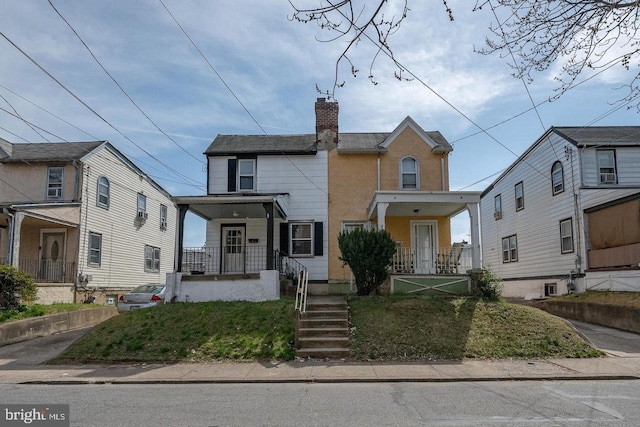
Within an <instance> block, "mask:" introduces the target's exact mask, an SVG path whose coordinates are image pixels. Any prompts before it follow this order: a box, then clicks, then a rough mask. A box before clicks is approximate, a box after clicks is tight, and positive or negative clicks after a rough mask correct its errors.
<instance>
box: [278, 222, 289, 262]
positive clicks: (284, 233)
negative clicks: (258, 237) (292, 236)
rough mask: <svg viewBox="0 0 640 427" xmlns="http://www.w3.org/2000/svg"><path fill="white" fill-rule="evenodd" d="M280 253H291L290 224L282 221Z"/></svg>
mask: <svg viewBox="0 0 640 427" xmlns="http://www.w3.org/2000/svg"><path fill="white" fill-rule="evenodd" d="M280 253H282V254H284V255H289V224H288V223H286V222H281V223H280Z"/></svg>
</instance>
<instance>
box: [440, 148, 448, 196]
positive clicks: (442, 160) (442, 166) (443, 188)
mask: <svg viewBox="0 0 640 427" xmlns="http://www.w3.org/2000/svg"><path fill="white" fill-rule="evenodd" d="M440 172H441V174H442V191H447V188H446V186H445V185H444V153H442V155H441V156H440Z"/></svg>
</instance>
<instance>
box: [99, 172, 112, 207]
mask: <svg viewBox="0 0 640 427" xmlns="http://www.w3.org/2000/svg"><path fill="white" fill-rule="evenodd" d="M96 203H97V205H98V206H100V207H101V208H105V209H109V180H108V179H107V178H106V177H104V176H101V177H100V178H98V200H97V201H96Z"/></svg>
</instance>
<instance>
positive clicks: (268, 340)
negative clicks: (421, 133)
mask: <svg viewBox="0 0 640 427" xmlns="http://www.w3.org/2000/svg"><path fill="white" fill-rule="evenodd" d="M349 307H350V317H351V319H350V320H351V324H352V331H353V334H352V340H351V350H352V359H353V360H379V361H389V360H392V361H399V360H405V361H426V360H436V359H440V360H441V359H449V360H452V359H453V360H460V359H463V358H495V359H501V358H525V357H526V358H545V357H595V356H599V355H601V354H602V353H601V352H599V351H598V350H595V349H593V348H592V347H590V346H589V345H588V344H587V343H585V342H584V341H583V340H582V339H581V338H580V337H579V336H578V335H577V334H576V333H575V332H574V331H573V330H572V329H571V328H570V327H569V326H568V325H567V324H566V323H565V322H564V321H562V320H561V319H559V318H557V317H554V316H551V315H549V314H547V313H545V312H543V311H541V310H538V309H535V308H531V307H526V306H522V305H516V304H507V303H485V302H481V301H479V300H477V299H475V298H470V297H374V298H371V297H362V298H358V297H352V298H350V299H349ZM293 340H294V311H293V300H292V299H291V298H284V299H281V300H279V301H268V302H260V303H250V302H208V303H175V304H165V305H161V306H158V307H153V308H149V309H144V310H136V311H132V312H130V313H126V314H121V315H119V316H116V317H114V318H111V319H109V320H107V321H106V322H103V323H102V324H100V325H99V326H97V327H96V328H95V329H94V330H93V331H92V332H91V333H89V334H88V335H86V336H85V337H84V338H82V339H81V340H79V341H78V342H77V343H76V344H75V345H73V346H72V347H70V348H69V349H68V350H67V351H66V352H64V353H63V354H62V355H61V356H60V357H59V358H58V359H56V360H54V361H53V362H52V363H118V362H147V363H154V362H158V363H173V362H214V361H254V360H265V359H269V360H292V359H293V358H294V357H295V350H294V348H293V347H292V343H293Z"/></svg>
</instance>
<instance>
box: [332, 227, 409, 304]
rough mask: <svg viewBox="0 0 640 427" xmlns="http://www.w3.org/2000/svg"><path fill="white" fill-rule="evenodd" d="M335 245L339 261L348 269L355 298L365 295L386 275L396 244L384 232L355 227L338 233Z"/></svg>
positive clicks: (375, 287)
mask: <svg viewBox="0 0 640 427" xmlns="http://www.w3.org/2000/svg"><path fill="white" fill-rule="evenodd" d="M338 246H339V247H340V252H341V253H342V256H341V257H340V259H341V260H342V262H343V263H344V264H346V265H348V266H349V268H351V272H352V273H353V277H354V278H355V281H356V287H357V289H358V295H369V294H371V293H372V292H373V291H375V290H376V289H378V287H379V286H380V285H381V284H382V282H384V281H385V280H386V278H387V276H388V273H387V267H389V265H391V261H392V258H393V254H394V253H395V251H396V244H395V243H394V241H393V239H391V235H390V234H389V233H387V231H386V230H365V229H362V228H356V229H354V230H351V231H347V232H343V233H340V236H338Z"/></svg>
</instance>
